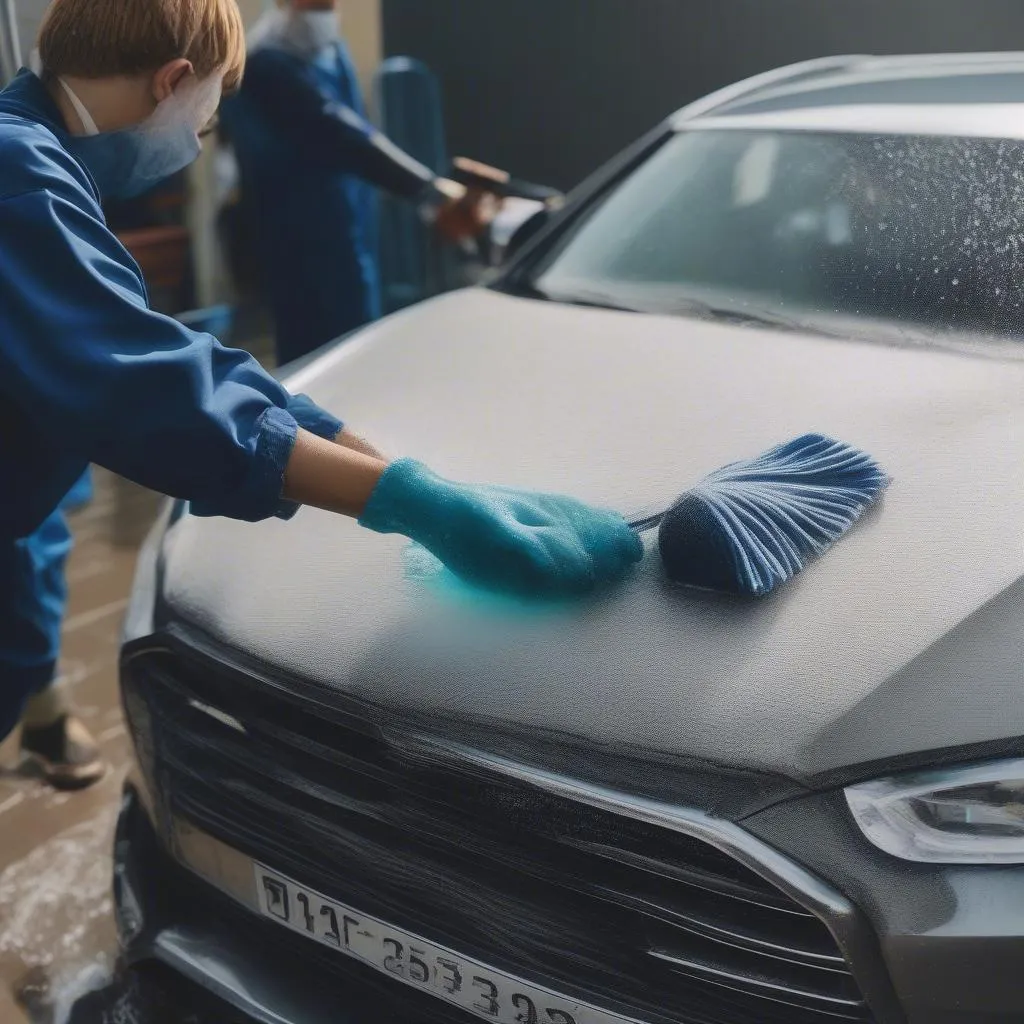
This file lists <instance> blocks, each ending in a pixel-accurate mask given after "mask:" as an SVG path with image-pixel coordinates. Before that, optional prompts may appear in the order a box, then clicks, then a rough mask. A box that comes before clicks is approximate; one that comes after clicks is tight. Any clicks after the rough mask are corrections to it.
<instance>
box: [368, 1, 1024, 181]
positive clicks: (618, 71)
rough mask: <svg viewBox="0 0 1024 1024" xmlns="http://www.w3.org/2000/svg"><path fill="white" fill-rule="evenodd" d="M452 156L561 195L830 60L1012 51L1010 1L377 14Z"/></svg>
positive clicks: (564, 6)
mask: <svg viewBox="0 0 1024 1024" xmlns="http://www.w3.org/2000/svg"><path fill="white" fill-rule="evenodd" d="M383 7H384V35H385V48H386V52H387V53H388V54H389V55H396V54H403V55H406V56H413V57H419V58H420V59H421V60H423V61H425V62H426V63H427V64H429V65H430V66H431V67H432V68H433V69H434V71H435V72H437V74H438V75H439V77H440V78H441V84H442V90H443V93H444V98H445V105H446V115H447V118H448V134H449V140H450V143H451V147H452V150H453V152H454V153H455V154H464V155H467V156H473V157H476V158H477V159H480V160H486V161H489V162H491V163H494V164H497V165H498V166H501V167H506V168H507V169H509V170H511V171H512V172H513V173H515V174H517V175H520V176H522V177H526V178H530V179H532V180H535V181H540V182H543V183H545V184H550V185H556V186H558V187H562V188H565V187H568V186H571V185H573V184H574V183H575V182H577V181H578V180H579V179H580V178H582V177H583V176H584V175H585V174H587V173H588V172H589V171H591V170H593V169H594V168H595V167H596V166H597V165H598V164H600V163H601V162H603V161H604V160H605V159H607V158H608V157H609V156H611V155H613V154H614V153H615V152H617V151H618V150H619V149H621V148H622V147H623V146H625V145H626V144H627V143H629V142H630V141H631V140H632V139H634V138H635V137H636V136H638V135H639V134H641V133H642V132H644V131H645V130H647V129H648V128H650V127H652V126H653V125H654V124H655V123H656V122H657V121H659V120H660V119H661V118H662V117H663V116H665V115H666V114H668V113H670V112H671V111H673V110H675V109H676V108H678V107H680V106H682V105H683V104H684V103H686V102H687V101H688V100H691V99H694V98H696V97H698V96H701V95H703V94H704V93H706V92H709V91H710V90H711V89H714V88H716V87H717V86H720V85H726V84H728V83H729V82H732V81H735V80H737V79H739V78H743V77H746V76H747V75H751V74H755V73H756V72H758V71H764V70H766V69H768V68H771V67H775V66H777V65H780V64H785V63H789V62H791V61H796V60H803V59H805V58H808V57H819V56H823V55H827V54H835V53H922V52H929V51H940V52H942V51H945V52H949V51H959V50H1008V49H1015V48H1020V49H1022V50H1024V0H384V3H383Z"/></svg>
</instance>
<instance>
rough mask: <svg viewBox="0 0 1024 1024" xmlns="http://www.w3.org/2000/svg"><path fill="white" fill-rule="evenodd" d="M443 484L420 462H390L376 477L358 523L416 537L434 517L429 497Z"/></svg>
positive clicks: (407, 460)
mask: <svg viewBox="0 0 1024 1024" xmlns="http://www.w3.org/2000/svg"><path fill="white" fill-rule="evenodd" d="M443 487H444V482H443V481H442V480H441V478H440V477H438V476H436V475H435V474H434V473H433V472H431V471H430V470H429V469H428V468H427V467H426V466H425V465H424V464H423V463H422V462H417V461H416V460H415V459H399V460H398V461H396V462H392V463H391V465H390V466H388V468H387V469H386V470H384V473H383V475H382V476H381V478H380V480H378V481H377V486H376V487H375V488H374V490H373V493H372V494H371V495H370V500H369V501H368V502H367V503H366V508H364V509H363V514H362V515H361V516H360V517H359V525H360V526H363V527H365V528H366V529H367V530H373V532H374V533H400V534H402V535H404V536H406V537H408V538H409V539H410V540H418V539H419V535H420V534H421V533H422V532H423V531H424V529H425V528H426V527H427V526H428V524H429V523H430V521H431V520H432V519H433V518H434V516H433V514H432V507H431V506H432V505H433V504H434V502H433V501H432V499H433V498H434V497H435V496H436V495H437V493H438V492H439V491H440V489H441V488H443Z"/></svg>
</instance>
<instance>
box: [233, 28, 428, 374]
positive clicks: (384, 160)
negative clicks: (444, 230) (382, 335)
mask: <svg viewBox="0 0 1024 1024" xmlns="http://www.w3.org/2000/svg"><path fill="white" fill-rule="evenodd" d="M221 119H222V123H223V124H224V126H225V128H226V130H227V132H228V134H229V136H230V138H231V141H232V143H233V144H234V147H235V152H236V155H237V157H238V163H239V168H240V172H241V179H242V196H243V207H244V209H245V211H246V213H247V216H248V217H249V218H250V220H251V221H252V222H253V225H254V227H255V229H256V236H257V239H258V245H259V248H260V256H261V263H262V267H263V272H264V278H265V281H264V284H265V287H266V289H267V294H268V297H269V299H270V302H271V305H272V307H273V312H274V318H275V321H276V327H277V340H278V354H279V358H280V359H281V361H282V362H286V361H290V360H291V359H295V358H298V357H300V356H302V355H305V354H306V353H307V352H310V351H312V350H313V349H315V348H317V347H319V346H320V345H323V344H325V343H326V342H328V341H331V340H333V339H335V338H337V337H339V336H341V335H342V334H345V333H348V332H349V331H351V330H354V329H355V328H356V327H359V326H361V325H362V324H364V323H366V322H367V321H370V320H373V319H375V318H376V317H378V316H379V315H380V282H379V275H378V269H377V260H376V225H375V209H374V197H373V193H372V190H371V189H370V188H369V187H368V186H369V185H373V186H377V187H378V188H381V189H384V190H385V191H387V192H390V193H392V194H394V195H397V196H402V197H408V198H415V197H416V196H417V195H419V194H420V193H422V192H423V191H424V189H425V188H426V187H427V186H429V185H430V183H431V182H432V181H433V177H434V176H433V174H432V172H431V171H430V170H428V169H427V168H426V167H424V166H423V165H422V164H420V163H418V162H417V161H416V160H414V159H412V157H410V156H408V155H407V154H405V153H403V152H402V151H401V150H400V149H398V148H397V147H396V146H394V145H393V144H392V143H391V142H389V141H388V140H387V138H385V137H384V136H383V135H381V133H380V132H378V131H377V130H376V129H375V128H374V127H373V126H372V125H371V124H370V123H369V122H368V121H367V120H366V118H365V116H364V110H363V102H362V96H361V94H360V90H359V83H358V81H357V79H356V75H355V71H354V69H353V67H352V62H351V60H350V58H349V56H348V52H347V50H346V49H345V46H344V44H343V43H340V42H339V43H337V44H335V45H333V46H331V47H328V48H327V49H326V50H325V51H324V52H323V53H322V54H321V55H320V56H319V57H317V58H316V59H307V58H303V57H301V56H299V55H297V54H294V53H291V52H289V51H286V50H284V49H281V48H278V47H276V46H274V45H267V46H265V47H264V48H262V49H257V50H256V51H255V52H254V53H252V54H251V55H250V58H249V61H248V64H247V66H246V72H245V79H244V80H243V82H242V88H241V91H240V92H239V94H238V95H237V96H235V97H233V98H231V99H229V100H227V101H225V103H224V105H223V108H222V111H221Z"/></svg>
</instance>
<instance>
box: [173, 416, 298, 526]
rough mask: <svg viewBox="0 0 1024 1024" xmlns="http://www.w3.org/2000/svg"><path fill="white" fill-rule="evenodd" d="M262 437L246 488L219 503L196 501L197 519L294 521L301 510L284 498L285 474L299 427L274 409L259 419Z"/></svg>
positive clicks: (260, 437) (193, 508) (192, 510)
mask: <svg viewBox="0 0 1024 1024" xmlns="http://www.w3.org/2000/svg"><path fill="white" fill-rule="evenodd" d="M258 424H259V436H258V440H257V442H256V451H255V454H254V455H253V460H252V466H251V467H250V470H249V474H248V476H247V477H246V480H245V482H244V484H243V485H242V486H241V487H240V488H239V489H238V490H237V491H235V492H234V493H233V494H229V495H225V496H224V498H223V499H222V500H219V501H211V500H206V501H194V502H192V504H191V509H190V511H191V512H192V515H195V516H227V517H229V518H231V519H241V520H243V521H245V522H249V523H256V522H260V521H261V520H263V519H271V518H274V517H277V518H278V519H291V517H292V516H294V515H295V513H296V512H297V511H298V510H299V506H298V505H297V504H296V503H295V502H292V501H285V500H284V498H282V497H281V492H282V491H283V490H284V471H285V467H286V466H287V465H288V460H289V459H290V458H291V454H292V449H293V448H294V447H295V439H296V437H298V433H299V424H298V422H297V421H296V419H295V417H294V416H293V415H292V414H291V413H290V412H289V411H288V410H287V409H279V408H278V407H277V406H272V407H271V408H269V409H267V410H266V411H265V412H264V413H263V415H262V416H261V417H260V419H259V421H258Z"/></svg>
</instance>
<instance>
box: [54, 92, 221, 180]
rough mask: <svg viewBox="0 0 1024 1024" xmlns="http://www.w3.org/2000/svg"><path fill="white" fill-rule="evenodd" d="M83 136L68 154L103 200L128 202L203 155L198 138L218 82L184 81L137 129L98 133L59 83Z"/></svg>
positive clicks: (71, 143) (214, 100)
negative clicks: (84, 170) (80, 165)
mask: <svg viewBox="0 0 1024 1024" xmlns="http://www.w3.org/2000/svg"><path fill="white" fill-rule="evenodd" d="M59 81H60V84H61V87H62V88H63V89H64V92H65V93H66V94H67V97H68V99H69V100H70V101H71V105H72V106H73V107H74V108H75V113H77V114H78V116H79V118H80V120H81V122H82V126H83V128H84V130H85V134H84V135H76V136H74V137H72V138H71V139H70V140H69V144H68V148H69V149H70V150H71V151H72V152H73V153H74V154H75V155H76V156H77V157H78V158H79V159H80V160H81V161H82V162H83V163H84V164H85V166H86V167H88V168H89V171H90V173H91V174H92V176H93V178H94V179H95V181H96V185H97V187H98V188H99V190H100V194H101V195H102V196H103V197H104V198H105V199H131V198H133V197H135V196H138V195H141V194H142V193H143V192H148V191H149V190H150V189H151V188H154V187H156V186H157V185H159V184H160V182H162V181H165V180H166V179H167V178H169V177H171V176H172V175H174V174H177V173H178V171H180V170H183V169H184V168H186V167H188V165H189V164H191V163H192V162H193V161H195V159H196V158H197V157H198V156H199V154H200V153H201V152H202V143H201V142H200V140H199V133H200V132H201V131H202V130H203V129H204V128H205V127H206V126H207V125H208V124H210V122H211V120H212V118H213V116H214V114H215V113H216V112H217V107H218V105H219V104H220V97H221V76H220V75H210V76H209V77H207V78H205V79H203V80H201V81H200V80H199V79H198V78H196V77H195V75H189V76H188V77H187V78H186V79H185V80H184V81H183V82H182V83H181V84H180V85H179V86H178V87H177V88H176V89H175V90H174V92H173V93H172V94H171V95H170V96H168V97H167V99H165V100H164V101H163V102H162V103H160V104H158V106H157V108H156V110H155V111H154V112H153V113H152V114H151V115H150V116H149V117H148V118H146V120H145V121H143V122H142V123H141V124H137V125H133V126H132V127H131V128H122V129H120V130H118V131H112V132H101V131H100V130H99V129H98V128H97V126H96V121H95V120H94V118H93V116H92V115H91V114H90V113H89V111H88V109H87V108H86V106H85V104H84V103H82V101H81V100H80V99H79V98H78V97H77V96H76V95H75V93H74V91H73V90H72V89H71V87H70V86H69V85H68V84H67V82H65V81H64V80H63V79H59Z"/></svg>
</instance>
